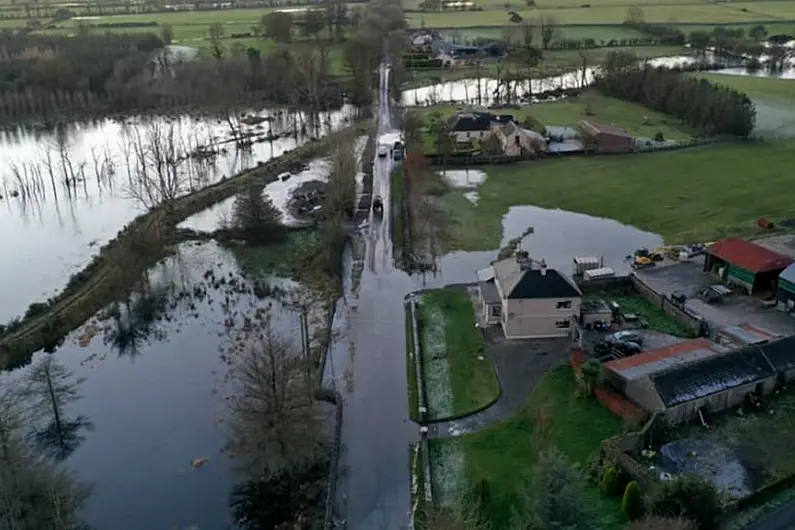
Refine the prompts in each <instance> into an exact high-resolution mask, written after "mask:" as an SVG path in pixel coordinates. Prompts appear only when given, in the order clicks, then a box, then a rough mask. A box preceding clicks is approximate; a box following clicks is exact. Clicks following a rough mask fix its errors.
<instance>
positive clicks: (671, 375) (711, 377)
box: [651, 346, 776, 407]
mask: <svg viewBox="0 0 795 530" xmlns="http://www.w3.org/2000/svg"><path fill="white" fill-rule="evenodd" d="M775 375H776V372H775V370H774V369H773V367H772V366H771V365H770V362H768V360H767V358H766V357H765V355H763V354H762V350H761V349H760V348H759V347H758V346H751V347H748V348H742V349H740V350H734V351H730V352H728V353H725V354H723V355H716V356H713V357H711V358H708V359H705V360H704V361H702V362H699V363H695V364H690V365H687V366H682V367H680V368H676V369H673V370H669V371H667V372H664V373H662V374H659V375H655V376H653V377H652V378H651V380H652V383H654V387H655V388H656V389H657V393H658V394H659V395H660V398H661V399H662V401H663V403H664V404H665V406H666V407H673V406H675V405H679V404H681V403H687V402H688V401H693V400H696V399H699V398H702V397H706V396H710V395H712V394H716V393H718V392H723V391H726V390H730V389H732V388H736V387H738V386H742V385H747V384H750V383H754V382H757V381H762V380H764V379H767V378H769V377H775Z"/></svg>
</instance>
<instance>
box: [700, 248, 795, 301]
mask: <svg viewBox="0 0 795 530" xmlns="http://www.w3.org/2000/svg"><path fill="white" fill-rule="evenodd" d="M792 263H793V259H792V258H790V257H789V256H785V255H783V254H779V253H778V252H775V251H773V250H770V249H768V248H765V247H763V246H761V245H757V244H755V243H752V242H750V241H746V240H744V239H738V238H732V237H729V238H726V239H721V240H720V241H718V242H716V243H715V244H714V245H712V246H710V247H709V248H708V249H707V253H706V259H705V260H704V271H706V272H709V273H712V274H715V275H717V276H718V277H719V278H720V280H721V281H722V282H725V283H728V284H730V285H736V286H739V287H741V288H743V289H744V290H745V291H746V292H748V294H754V293H759V292H763V293H772V292H773V291H774V290H775V288H776V284H777V283H778V277H779V274H781V272H782V271H783V270H784V269H786V268H787V267H788V266H789V265H791V264H792Z"/></svg>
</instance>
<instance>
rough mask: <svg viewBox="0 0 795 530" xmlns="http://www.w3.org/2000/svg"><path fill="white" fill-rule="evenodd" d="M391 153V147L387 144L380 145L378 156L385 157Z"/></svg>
mask: <svg viewBox="0 0 795 530" xmlns="http://www.w3.org/2000/svg"><path fill="white" fill-rule="evenodd" d="M388 154H389V148H388V147H387V146H385V145H379V146H378V158H384V157H386V155H388Z"/></svg>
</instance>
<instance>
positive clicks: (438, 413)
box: [420, 294, 453, 420]
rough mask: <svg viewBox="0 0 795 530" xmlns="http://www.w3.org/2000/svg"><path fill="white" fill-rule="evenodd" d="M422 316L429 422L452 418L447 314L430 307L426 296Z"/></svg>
mask: <svg viewBox="0 0 795 530" xmlns="http://www.w3.org/2000/svg"><path fill="white" fill-rule="evenodd" d="M420 314H421V315H422V316H421V328H420V348H422V368H423V376H424V379H425V392H426V394H427V396H428V418H429V419H432V420H436V419H441V418H448V417H450V416H452V415H453V392H452V388H451V385H450V367H449V365H448V363H447V352H446V348H445V342H444V313H443V312H442V309H441V308H440V307H439V306H437V305H436V304H434V303H429V302H428V295H427V294H425V295H423V296H422V298H421V299H420Z"/></svg>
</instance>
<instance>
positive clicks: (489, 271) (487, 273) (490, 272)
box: [478, 267, 494, 282]
mask: <svg viewBox="0 0 795 530" xmlns="http://www.w3.org/2000/svg"><path fill="white" fill-rule="evenodd" d="M493 279H494V267H486V268H485V269H480V270H479V271H478V281H481V282H487V281H489V280H493Z"/></svg>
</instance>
